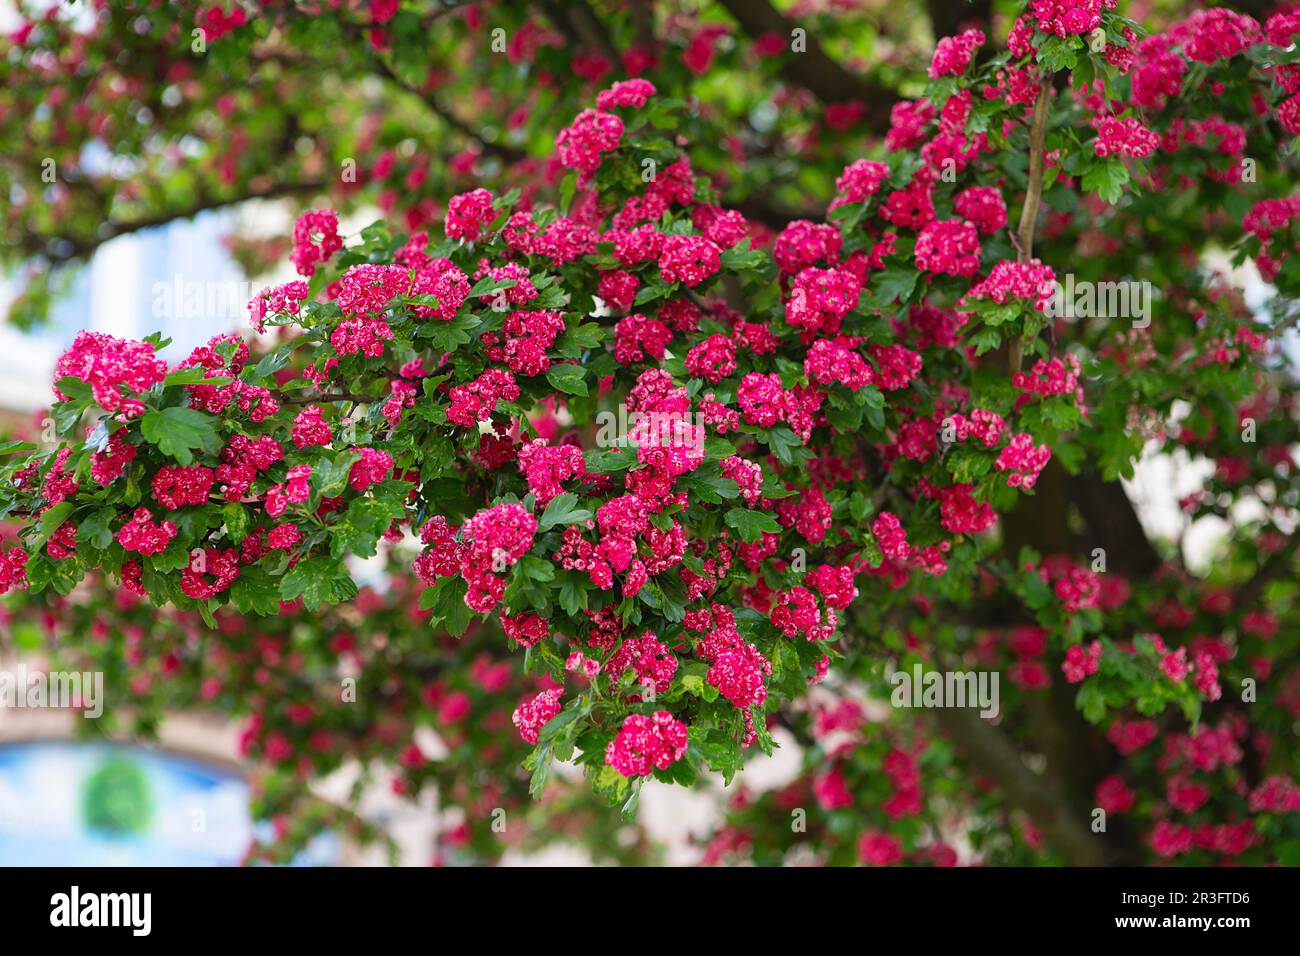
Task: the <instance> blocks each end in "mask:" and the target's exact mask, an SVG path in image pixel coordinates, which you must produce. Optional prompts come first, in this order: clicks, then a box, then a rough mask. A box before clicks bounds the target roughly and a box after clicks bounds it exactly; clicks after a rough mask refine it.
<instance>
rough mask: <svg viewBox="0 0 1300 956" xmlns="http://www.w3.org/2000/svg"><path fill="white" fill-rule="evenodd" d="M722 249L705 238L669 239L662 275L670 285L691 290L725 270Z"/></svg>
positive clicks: (661, 264)
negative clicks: (723, 268)
mask: <svg viewBox="0 0 1300 956" xmlns="http://www.w3.org/2000/svg"><path fill="white" fill-rule="evenodd" d="M721 255H722V250H720V249H719V248H718V245H717V243H715V242H713V240H711V239H707V238H705V237H704V236H668V237H667V238H666V239H664V244H663V250H662V251H661V252H660V253H659V274H660V275H661V276H662V277H663V280H664V281H665V282H668V283H673V282H681V283H683V284H685V285H687V286H690V287H691V288H694V287H695V286H697V285H699V284H700V283H701V282H703V281H704V280H705V279H707V278H709V277H710V276H712V275H714V274H715V273H717V271H718V270H719V269H721V268H722V260H721Z"/></svg>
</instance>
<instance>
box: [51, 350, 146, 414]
mask: <svg viewBox="0 0 1300 956" xmlns="http://www.w3.org/2000/svg"><path fill="white" fill-rule="evenodd" d="M166 375H167V363H166V362H164V361H163V360H162V359H160V358H158V356H157V355H155V354H154V350H153V346H152V345H149V344H148V343H147V342H135V341H132V340H130V339H119V338H115V337H114V336H111V335H106V334H105V333H103V332H78V333H77V337H76V338H75V339H74V340H73V342H72V345H71V346H70V347H69V348H68V350H67V351H66V352H64V353H63V354H62V355H61V356H59V360H58V361H57V362H56V363H55V365H54V381H55V382H56V383H57V382H59V381H60V380H61V379H63V378H76V379H80V380H81V381H83V382H85V383H86V384H87V385H89V386H90V392H91V394H92V395H93V396H94V398H95V401H96V402H97V403H98V404H99V407H100V408H102V409H104V411H106V412H117V411H120V412H122V414H123V415H124V416H126V417H127V418H134V417H135V416H137V415H139V414H141V413H142V412H143V411H144V405H143V404H142V403H141V402H140V401H139V400H138V399H134V398H126V397H124V396H123V394H122V391H121V389H122V387H123V386H125V388H126V390H127V391H128V392H143V391H145V390H147V389H149V388H152V387H153V386H154V385H156V384H158V383H159V382H161V381H162V380H163V379H164V378H165V377H166ZM54 394H55V395H56V396H57V397H58V399H59V400H60V401H66V400H67V398H68V396H66V395H64V394H63V393H62V392H60V391H59V389H58V386H57V384H56V385H55V388H54Z"/></svg>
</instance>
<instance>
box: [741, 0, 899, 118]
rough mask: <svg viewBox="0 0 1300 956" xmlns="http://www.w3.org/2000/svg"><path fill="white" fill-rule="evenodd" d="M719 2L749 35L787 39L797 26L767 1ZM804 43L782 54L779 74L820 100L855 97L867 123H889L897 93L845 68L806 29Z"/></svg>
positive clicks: (825, 101)
mask: <svg viewBox="0 0 1300 956" xmlns="http://www.w3.org/2000/svg"><path fill="white" fill-rule="evenodd" d="M721 3H722V6H723V7H725V8H726V9H727V12H728V13H730V14H731V15H732V16H733V17H735V19H736V21H737V22H738V23H739V24H740V26H741V28H742V29H743V30H744V31H745V33H747V34H748V35H749V36H750V37H754V38H757V37H760V36H762V35H763V34H765V33H777V34H780V35H781V36H783V37H785V38H786V39H787V40H788V39H790V37H791V33H792V31H793V30H794V29H795V28H796V27H798V26H799V24H798V23H797V22H795V21H793V20H790V19H788V18H787V17H785V16H784V15H783V14H782V13H781V12H780V11H778V10H777V9H776V8H775V7H773V6H772V5H771V4H770V3H768V2H767V0H721ZM806 42H807V48H806V49H805V50H804V52H802V53H790V54H789V55H788V56H786V57H784V59H783V61H782V67H781V73H782V75H783V76H784V77H785V78H786V79H787V80H789V81H791V82H792V83H797V84H798V85H799V86H802V87H804V88H805V89H807V90H809V91H810V92H811V93H813V94H814V95H815V96H816V97H817V98H818V99H819V100H821V101H822V102H823V103H843V102H846V101H848V100H858V101H859V102H861V103H862V104H863V105H864V106H866V108H867V122H868V124H869V125H870V126H872V127H874V128H876V129H883V128H884V127H885V126H886V125H887V124H888V122H889V110H890V107H892V106H893V105H894V103H896V102H897V101H898V94H897V93H896V92H894V91H893V90H892V89H889V88H888V87H886V86H884V85H882V84H880V83H877V82H875V81H874V80H871V79H868V78H867V77H864V76H859V75H858V74H856V73H851V72H850V71H849V70H847V69H845V68H844V66H843V65H842V64H840V63H839V62H838V61H836V60H834V59H832V58H831V56H830V55H829V54H827V52H826V51H825V49H823V48H822V45H821V43H820V42H819V41H818V40H817V38H816V37H814V36H813V35H812V33H811V32H807V34H806Z"/></svg>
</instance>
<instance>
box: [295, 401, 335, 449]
mask: <svg viewBox="0 0 1300 956" xmlns="http://www.w3.org/2000/svg"><path fill="white" fill-rule="evenodd" d="M324 416H325V412H324V410H323V409H322V408H321V407H320V406H319V405H308V406H307V407H306V408H304V409H303V410H302V411H301V412H299V413H298V415H297V416H296V417H295V418H294V420H293V443H294V444H295V445H297V446H298V447H299V448H307V447H310V446H312V445H328V444H329V443H330V442H331V441H333V440H334V432H333V430H332V429H331V428H330V425H329V422H327V421H325V417H324Z"/></svg>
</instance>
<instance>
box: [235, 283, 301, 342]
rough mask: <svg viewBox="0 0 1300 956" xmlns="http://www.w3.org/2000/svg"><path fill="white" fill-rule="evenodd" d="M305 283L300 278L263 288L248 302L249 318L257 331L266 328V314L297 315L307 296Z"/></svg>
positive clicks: (262, 330)
mask: <svg viewBox="0 0 1300 956" xmlns="http://www.w3.org/2000/svg"><path fill="white" fill-rule="evenodd" d="M307 291H308V290H307V283H305V282H303V281H301V280H295V281H294V282H286V283H284V284H283V285H277V286H273V287H271V288H268V289H263V290H262V291H261V292H259V293H258V294H257V295H255V296H254V297H253V299H252V300H251V301H250V302H249V303H248V313H249V318H250V319H251V321H252V323H253V328H255V329H256V330H257V331H258V332H259V333H261V332H264V331H265V330H266V326H265V323H266V318H267V316H268V315H297V314H298V313H299V312H300V311H301V309H302V304H303V302H304V301H305V300H306V298H307Z"/></svg>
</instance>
